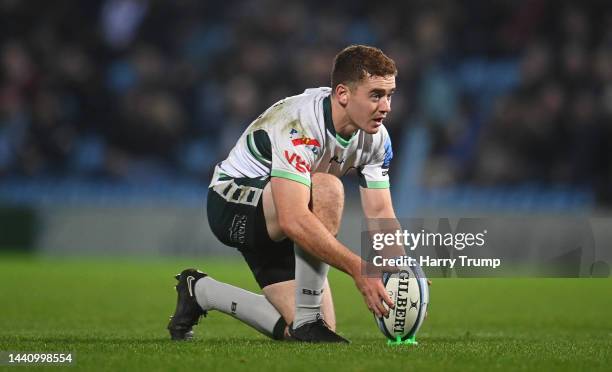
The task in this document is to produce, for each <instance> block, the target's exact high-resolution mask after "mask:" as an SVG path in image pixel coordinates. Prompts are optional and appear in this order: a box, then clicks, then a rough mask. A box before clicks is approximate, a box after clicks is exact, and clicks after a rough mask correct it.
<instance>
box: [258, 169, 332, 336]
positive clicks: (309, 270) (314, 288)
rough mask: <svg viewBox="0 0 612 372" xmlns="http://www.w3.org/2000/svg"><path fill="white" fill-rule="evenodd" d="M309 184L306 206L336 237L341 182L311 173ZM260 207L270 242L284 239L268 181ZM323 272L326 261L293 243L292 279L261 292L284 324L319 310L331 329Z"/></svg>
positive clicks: (300, 321)
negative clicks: (309, 195) (293, 262)
mask: <svg viewBox="0 0 612 372" xmlns="http://www.w3.org/2000/svg"><path fill="white" fill-rule="evenodd" d="M311 187H312V188H311V200H310V206H309V207H310V209H311V210H312V212H313V214H314V215H315V216H316V217H317V218H318V219H319V220H320V221H321V222H322V223H323V225H324V226H325V227H326V228H327V230H328V231H329V232H330V233H331V234H333V235H334V236H336V235H337V234H338V230H339V227H340V222H341V219H342V212H343V209H344V189H343V187H342V182H341V181H340V180H339V179H338V178H337V177H335V176H333V175H329V174H324V173H315V174H313V175H312V186H311ZM263 207H264V216H265V218H266V228H267V231H268V234H269V236H270V238H271V239H272V240H274V241H278V240H281V239H284V238H285V236H284V234H283V232H282V230H281V229H280V226H279V224H278V220H277V214H276V210H275V208H274V202H273V198H272V192H271V185H270V184H268V185H266V188H265V189H264V192H263ZM327 271H328V265H327V264H326V263H324V262H321V261H320V260H318V259H316V258H314V257H312V256H310V255H309V254H308V253H307V252H305V251H304V250H303V249H301V248H300V247H298V246H296V247H295V278H296V280H295V281H287V282H283V283H275V284H273V285H270V286H267V287H265V288H264V294H265V295H266V298H268V300H270V302H272V304H274V306H275V307H276V308H277V310H278V311H279V312H280V313H281V314H282V315H283V317H284V318H285V320H286V321H287V322H288V323H290V322H291V321H293V322H294V326H296V327H297V326H299V325H301V324H303V323H307V322H310V321H313V320H316V317H317V316H318V314H320V313H322V316H323V318H324V319H325V321H326V322H327V323H328V324H329V325H330V327H331V328H332V330H333V329H335V326H336V316H335V311H334V308H333V300H332V296H331V291H330V288H329V283H328V281H327ZM296 283H297V285H296ZM290 292H293V293H291V294H293V295H290ZM296 310H297V311H296Z"/></svg>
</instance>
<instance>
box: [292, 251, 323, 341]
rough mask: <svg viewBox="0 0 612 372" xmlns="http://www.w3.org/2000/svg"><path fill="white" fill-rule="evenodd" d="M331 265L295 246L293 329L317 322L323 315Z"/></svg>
mask: <svg viewBox="0 0 612 372" xmlns="http://www.w3.org/2000/svg"><path fill="white" fill-rule="evenodd" d="M328 271H329V265H328V264H326V263H325V262H322V261H320V260H318V259H316V258H314V257H312V256H311V255H310V254H308V253H307V252H306V251H304V250H303V249H302V248H300V247H299V246H298V245H297V244H296V245H295V318H294V319H293V329H296V328H298V327H299V326H301V325H302V324H305V323H310V322H314V321H316V320H317V319H318V318H319V317H322V314H321V301H322V300H323V287H324V286H325V279H326V278H327V272H328Z"/></svg>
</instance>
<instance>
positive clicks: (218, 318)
mask: <svg viewBox="0 0 612 372" xmlns="http://www.w3.org/2000/svg"><path fill="white" fill-rule="evenodd" d="M186 266H196V267H199V268H202V269H203V270H205V271H207V272H208V273H209V274H211V275H212V276H213V277H215V278H217V279H219V280H222V281H226V282H229V283H232V284H236V285H239V286H242V287H244V288H247V289H250V290H256V288H257V287H256V284H255V282H254V280H253V279H252V277H251V274H250V272H249V270H248V268H247V267H246V265H245V264H244V263H242V262H223V261H218V260H217V261H211V260H207V259H202V258H199V259H194V260H177V259H167V260H162V259H151V260H138V259H116V260H113V259H93V258H91V259H59V258H54V259H42V258H34V257H24V256H10V255H0V351H20V352H26V351H28V352H68V351H70V352H73V353H75V360H76V364H75V365H73V366H71V367H66V368H72V369H73V370H87V371H92V370H126V371H128V370H129V371H135V370H147V371H148V370H175V371H187V370H201V371H214V370H222V369H223V370H230V371H232V370H250V371H297V370H304V371H327V370H332V369H333V370H349V371H374V370H376V371H384V370H402V371H408V370H461V371H466V370H534V371H540V370H571V371H575V370H589V371H591V370H610V369H611V368H612V280H609V279H434V281H433V285H432V287H431V305H430V310H429V318H428V319H427V320H426V322H425V324H424V326H423V328H422V329H421V332H420V333H419V335H418V337H417V340H418V341H419V345H418V346H405V347H404V346H400V347H389V346H387V344H386V341H385V339H384V338H383V336H382V334H381V333H380V332H379V331H378V329H377V327H376V325H375V323H374V320H373V319H372V316H371V315H370V314H369V313H368V311H367V309H366V308H365V306H364V305H363V300H362V299H361V296H359V295H358V293H357V291H356V289H355V288H354V286H353V284H352V281H351V280H350V278H348V277H347V276H346V275H344V274H342V273H339V272H335V271H333V272H332V273H331V274H330V282H331V286H332V292H333V293H334V299H335V305H336V312H337V317H338V328H339V332H340V333H341V334H342V335H344V336H346V337H348V338H349V339H350V340H351V341H352V343H351V344H350V345H304V344H293V343H280V342H274V341H271V340H269V339H267V338H265V337H264V336H261V335H259V334H258V333H257V332H255V331H254V330H252V329H250V328H249V327H247V326H245V325H242V324H241V323H240V322H238V321H237V320H235V319H232V318H231V317H229V316H227V315H224V314H221V313H217V312H213V313H210V314H209V316H208V317H207V318H203V319H202V321H201V323H200V325H199V326H198V327H197V328H196V338H195V339H194V340H193V341H192V342H181V343H176V342H171V341H170V340H169V339H168V334H167V331H166V329H165V326H166V324H167V321H168V317H169V315H170V314H171V312H172V311H173V308H174V303H175V292H174V289H173V286H174V279H173V278H172V276H173V274H175V273H177V272H179V271H180V270H181V269H182V268H184V267H186ZM14 368H16V367H7V366H0V369H6V370H13V369H14ZM46 368H53V369H57V368H58V367H46ZM43 369H44V368H43Z"/></svg>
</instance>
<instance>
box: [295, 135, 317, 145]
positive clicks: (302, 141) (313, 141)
mask: <svg viewBox="0 0 612 372" xmlns="http://www.w3.org/2000/svg"><path fill="white" fill-rule="evenodd" d="M291 143H293V146H299V145H306V146H315V147H321V144H320V143H319V141H317V139H316V138H308V137H302V138H295V139H292V140H291Z"/></svg>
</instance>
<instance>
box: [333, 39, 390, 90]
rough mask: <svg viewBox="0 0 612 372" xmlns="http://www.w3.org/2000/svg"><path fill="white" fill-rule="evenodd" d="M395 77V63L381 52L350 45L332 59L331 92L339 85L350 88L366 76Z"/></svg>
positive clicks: (362, 46) (365, 46) (375, 49)
mask: <svg viewBox="0 0 612 372" xmlns="http://www.w3.org/2000/svg"><path fill="white" fill-rule="evenodd" d="M368 74H369V75H371V76H382V77H385V76H389V75H393V76H397V67H395V62H394V61H393V60H392V59H391V58H389V57H387V56H386V55H385V54H384V53H383V52H382V50H380V49H378V48H374V47H371V46H367V45H350V46H348V47H346V48H344V49H343V50H341V51H340V53H338V54H336V57H335V58H334V66H333V68H332V73H331V87H332V91H335V90H336V87H337V86H338V85H339V84H345V85H348V86H349V87H351V89H352V87H353V86H354V85H355V84H356V83H358V82H360V81H361V80H362V79H364V78H365V77H366V76H368Z"/></svg>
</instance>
